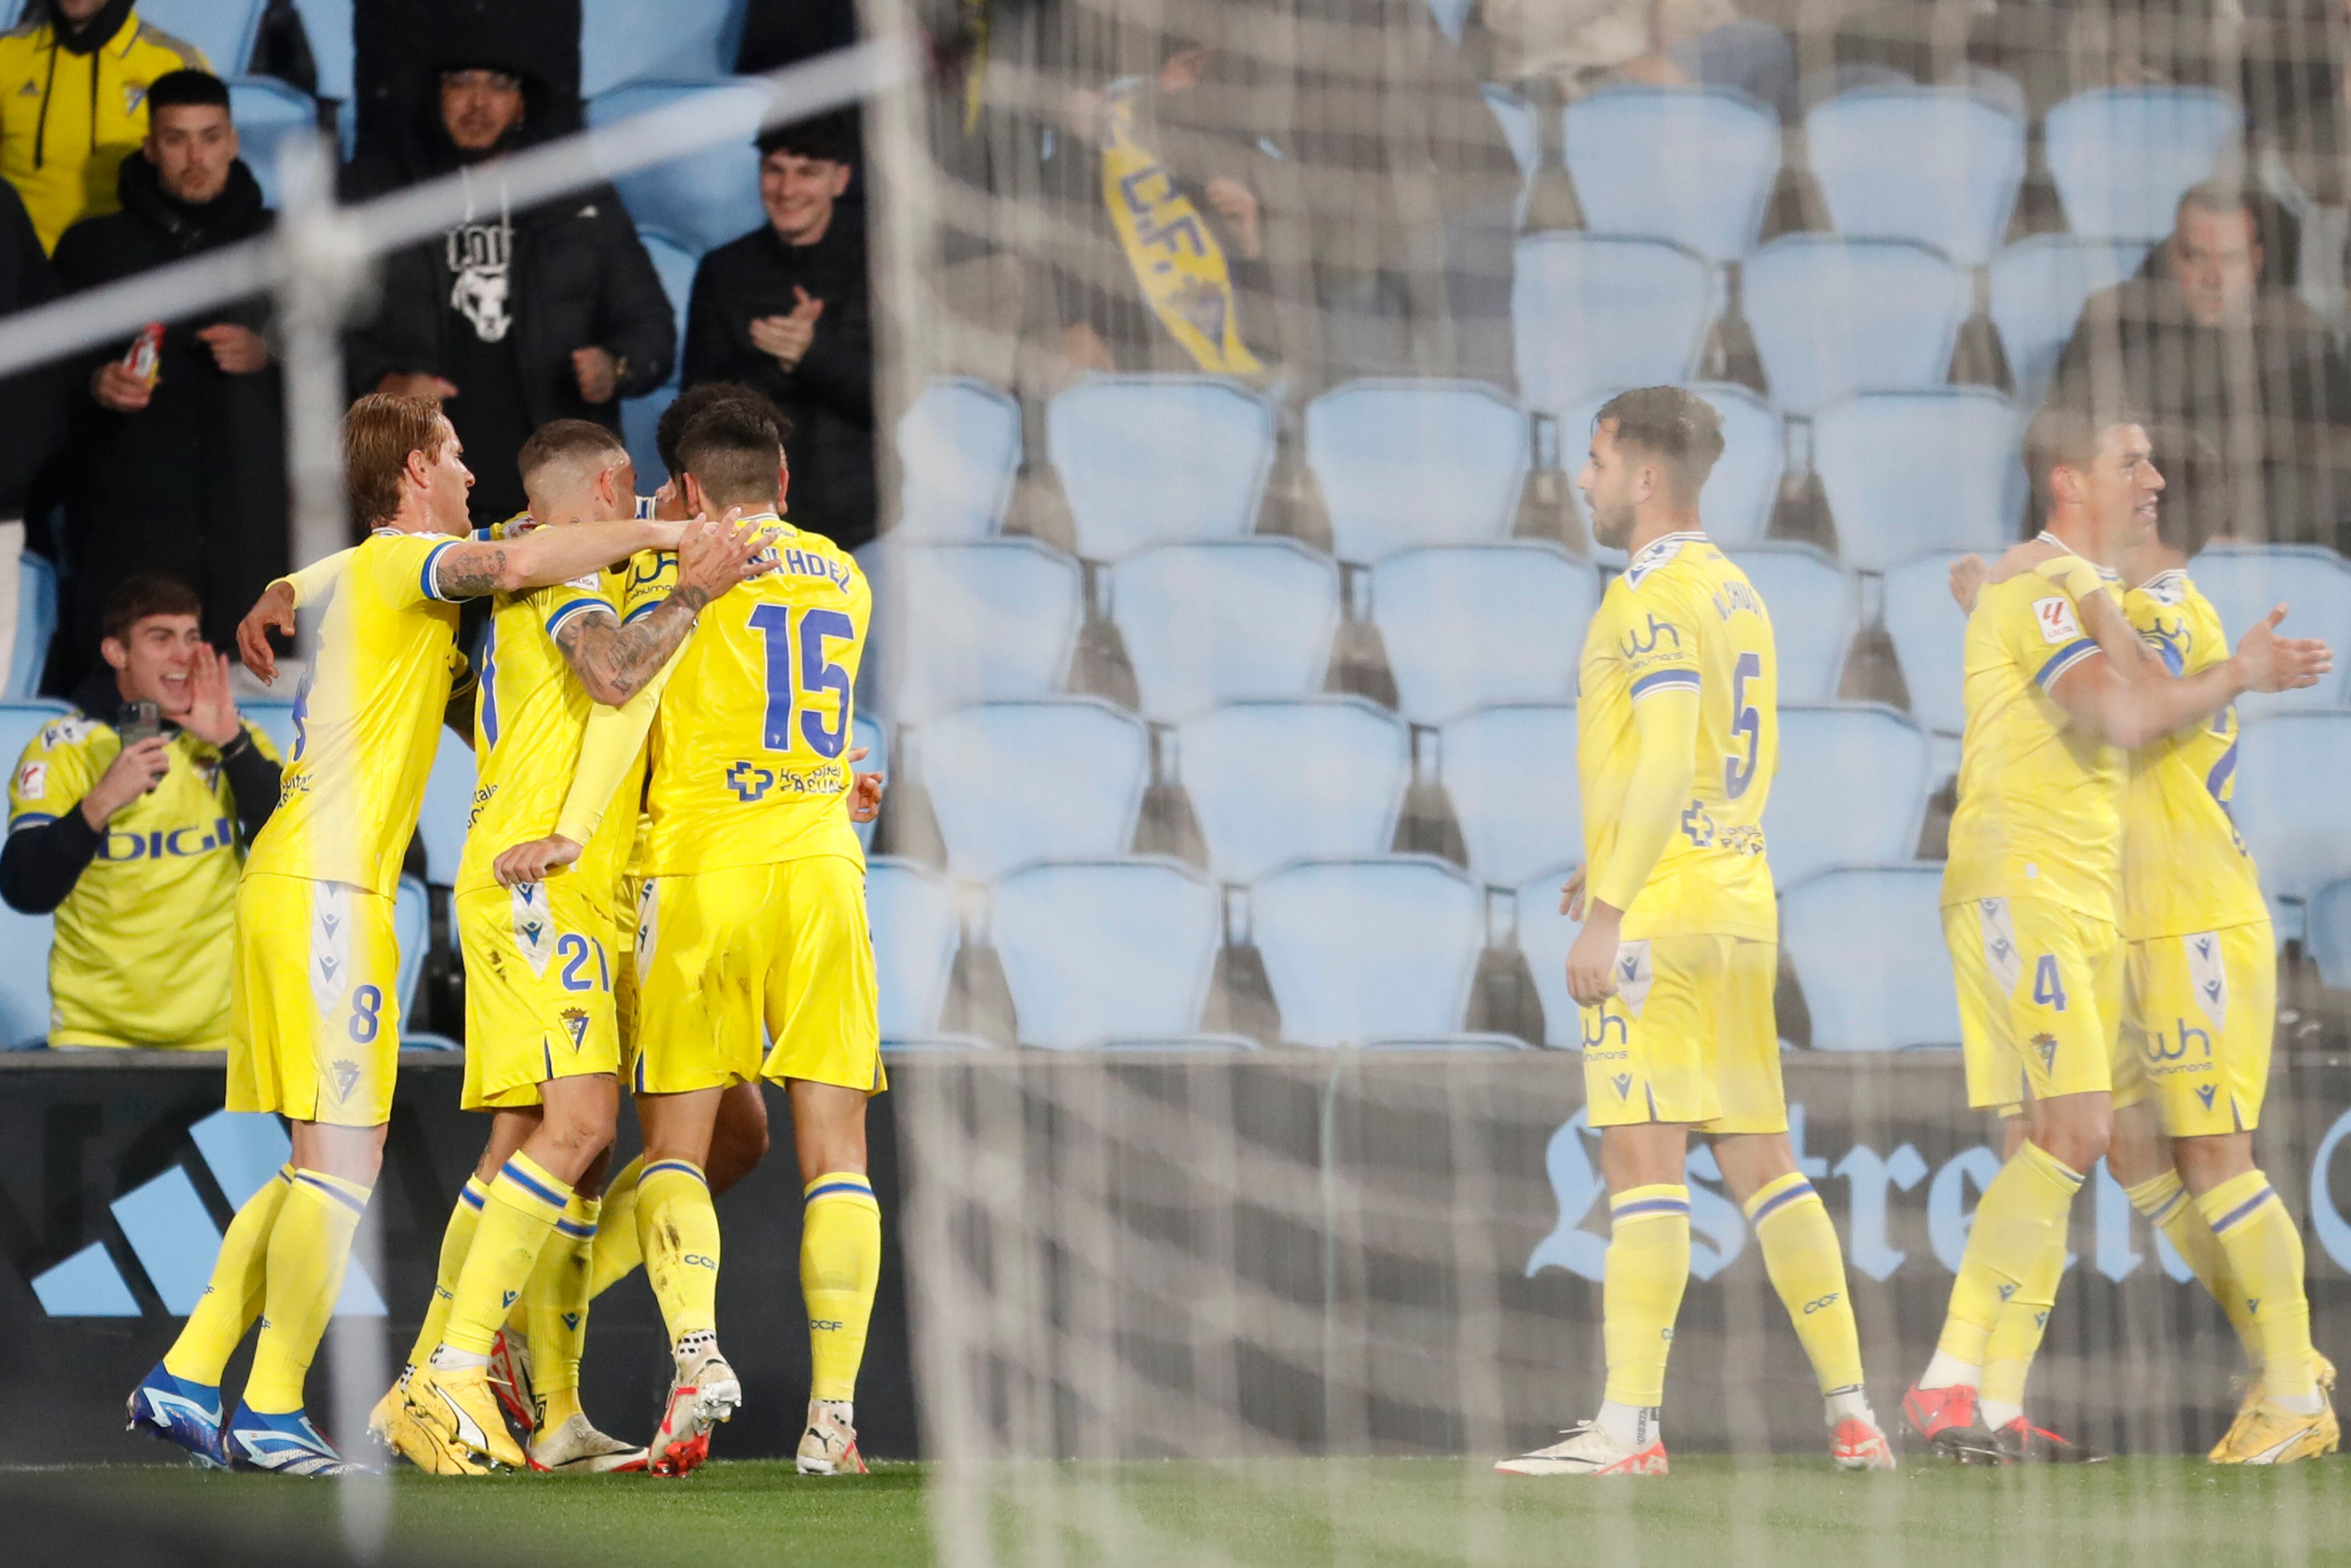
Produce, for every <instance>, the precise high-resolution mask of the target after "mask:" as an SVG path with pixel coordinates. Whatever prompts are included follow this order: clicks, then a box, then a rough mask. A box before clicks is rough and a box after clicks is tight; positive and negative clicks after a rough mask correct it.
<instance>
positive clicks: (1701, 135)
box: [1562, 87, 1780, 384]
mask: <svg viewBox="0 0 2351 1568" xmlns="http://www.w3.org/2000/svg"><path fill="white" fill-rule="evenodd" d="M1562 134H1563V141H1564V152H1565V157H1566V161H1567V172H1568V173H1569V174H1570V175H1571V176H1573V179H1574V181H1575V194H1576V199H1577V200H1578V201H1579V202H1581V203H1582V204H1583V221H1584V225H1585V226H1586V227H1587V228H1589V229H1591V230H1592V232H1593V233H1594V234H1610V235H1646V236H1648V237H1650V238H1654V239H1664V240H1671V241H1673V242H1674V243H1675V244H1676V245H1680V246H1687V247H1688V248H1689V249H1691V250H1694V251H1696V252H1697V253H1698V255H1700V256H1704V257H1706V258H1707V259H1708V261H1711V262H1714V263H1717V264H1720V263H1723V262H1727V261H1736V260H1737V259H1738V258H1739V257H1740V256H1744V255H1745V254H1746V253H1747V252H1748V251H1750V250H1751V249H1752V248H1754V245H1755V240H1756V236H1757V235H1759V234H1760V233H1761V231H1762V227H1763V209H1764V208H1765V206H1766V205H1768V204H1769V203H1770V202H1771V185H1772V182H1773V181H1774V180H1776V179H1777V178H1778V177H1779V173H1780V117H1779V116H1778V115H1777V114H1775V113H1773V112H1772V111H1771V110H1770V109H1768V108H1766V107H1765V106H1764V105H1762V104H1760V103H1757V102H1756V101H1754V100H1753V99H1750V98H1747V97H1745V96H1744V95H1742V94H1740V93H1735V92H1726V91H1722V90H1719V89H1704V88H1654V87H1612V88H1604V89H1601V90H1599V91H1598V92H1594V93H1592V94H1590V95H1589V96H1587V97H1585V98H1583V99H1580V100H1578V101H1577V102H1574V103H1572V104H1570V105H1568V106H1567V110H1566V111H1565V115H1564V118H1563V119H1562ZM1635 384H1638V383H1635Z"/></svg>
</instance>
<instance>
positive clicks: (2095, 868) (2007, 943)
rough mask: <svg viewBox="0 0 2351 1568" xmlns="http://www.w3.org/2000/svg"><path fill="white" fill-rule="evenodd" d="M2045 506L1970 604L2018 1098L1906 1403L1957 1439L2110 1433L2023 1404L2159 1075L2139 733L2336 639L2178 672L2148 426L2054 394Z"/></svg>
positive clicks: (1984, 1048)
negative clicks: (2090, 1183) (2131, 817)
mask: <svg viewBox="0 0 2351 1568" xmlns="http://www.w3.org/2000/svg"><path fill="white" fill-rule="evenodd" d="M2025 457H2026V462H2027V465H2028V467H2029V469H2030V471H2031V473H2032V484H2033V494H2034V498H2035V500H2036V502H2037V504H2038V505H2039V507H2040V509H2041V512H2042V515H2043V518H2044V521H2045V527H2044V528H2043V531H2042V533H2041V534H2040V535H2039V536H2038V537H2037V538H2033V539H2031V540H2028V541H2027V542H2025V543H2023V544H2021V545H2018V546H2016V547H2015V548H2014V549H2011V550H2010V551H2009V552H2008V553H2007V554H2006V555H2005V556H2003V557H2002V558H2001V560H2000V562H1999V564H1998V565H1996V566H1995V567H1993V568H1992V569H1991V572H1990V573H1989V575H1988V576H1987V578H1986V579H1985V580H1984V583H1983V586H1982V587H1981V589H1980V591H1979V592H1978V594H1977V595H1976V598H1975V601H1974V607H1973V609H1972V610H1971V612H1970V614H1969V618H1968V630H1967V654H1966V682H1967V685H1966V699H1967V730H1966V733H1965V735H1964V737H1962V739H1961V743H1960V758H1959V809H1958V810H1957V811H1956V812H1955V813H1954V814H1953V816H1952V819H1951V833H1950V858H1949V862H1947V864H1946V866H1945V869H1944V876H1943V905H1944V908H1943V927H1944V936H1945V938H1946V940H1947V942H1948V943H1949V947H1950V953H1951V964H1952V969H1953V974H1954V979H1955V982H1956V984H1957V988H1958V991H1959V1021H1960V1030H1961V1036H1962V1043H1963V1044H1964V1045H1965V1047H1966V1053H1967V1071H1968V1099H1969V1103H1970V1104H1972V1105H1976V1106H1979V1107H1984V1108H1997V1109H2000V1110H2001V1111H2002V1112H2003V1113H2005V1114H2008V1115H2010V1116H2011V1117H2012V1118H2015V1120H2013V1121H2012V1123H2011V1131H2010V1135H2009V1141H2010V1143H2011V1158H2010V1159H2009V1161H2008V1163H2007V1164H2006V1165H2005V1166H2002V1167H2001V1173H2000V1175H1999V1176H1997V1177H1995V1178H1994V1179H1993V1181H1992V1184H1991V1186H1989V1187H1987V1188H1986V1189H1985V1190H1984V1195H1983V1198H1982V1201H1981V1202H1980V1204H1978V1206H1977V1207H1976V1215H1975V1221H1974V1224H1973V1226H1972V1227H1971V1228H1970V1232H1969V1236H1968V1247H1967V1252H1966V1255H1965V1257H1964V1258H1963V1260H1961V1263H1960V1267H1959V1277H1958V1278H1957V1280H1955V1281H1953V1283H1952V1287H1951V1298H1950V1306H1949V1312H1948V1314H1947V1316H1946V1318H1945V1321H1944V1326H1943V1332H1942V1334H1941V1336H1940V1338H1939V1340H1938V1344H1937V1348H1936V1352H1935V1355H1934V1359H1933V1361H1932V1363H1931V1364H1929V1365H1928V1368H1927V1371H1926V1373H1925V1374H1924V1375H1922V1376H1921V1377H1920V1378H1919V1380H1918V1382H1917V1385H1914V1386H1913V1387H1912V1388H1911V1390H1910V1392H1909V1394H1908V1395H1907V1396H1905V1398H1904V1400H1903V1408H1904V1411H1905V1413H1906V1415H1907V1416H1908V1417H1909V1419H1910V1422H1911V1425H1912V1426H1913V1427H1914V1428H1915V1429H1916V1430H1917V1432H1918V1433H1919V1435H1920V1436H1922V1437H1926V1438H1928V1440H1929V1441H1930V1442H1931V1443H1932V1444H1933V1445H1934V1446H1935V1448H1937V1450H1938V1452H1941V1453H1943V1454H1945V1455H1946V1456H1948V1457H1949V1458H1957V1459H1959V1460H1961V1461H1963V1462H1972V1463H2017V1462H2036V1461H2054V1462H2069V1461H2075V1460H2080V1459H2084V1458H2095V1457H2096V1456H2095V1455H2093V1454H2092V1453H2090V1451H2089V1450H2087V1449H2085V1448H2081V1447H2080V1446H2079V1445H2075V1444H2072V1443H2069V1442H2067V1441H2065V1440H2064V1438H2061V1437H2056V1436H2055V1435H2054V1434H2052V1433H2049V1432H2046V1431H2044V1430H2043V1429H2042V1428H2040V1427H2034V1426H2033V1425H2032V1424H2031V1423H2030V1422H2028V1421H2027V1420H2025V1418H2024V1412H2023V1406H2024V1385H2025V1379H2026V1375H2027V1373H2028V1372H2029V1370H2030V1367H2031V1364H2032V1356H2033V1354H2034V1352H2035V1351H2037V1350H2038V1349H2039V1347H2040V1343H2041V1336H2042V1332H2043V1328H2044V1327H2045V1326H2046V1324H2047V1322H2048V1318H2049V1312H2050V1309H2051V1306H2052V1304H2053V1302H2054V1301H2055V1300H2056V1293H2057V1286H2058V1281H2059V1279H2060V1277H2061V1276H2062V1274H2063V1272H2064V1265H2065V1231H2066V1222H2067V1217H2068V1213H2069V1211H2070V1210H2071V1208H2072V1207H2073V1200H2074V1194H2075V1193H2076V1192H2078V1191H2079V1190H2080V1189H2081V1186H2082V1183H2083V1180H2084V1179H2085V1174H2086V1173H2087V1172H2088V1170H2089V1169H2090V1167H2091V1166H2092V1165H2093V1164H2095V1162H2096V1161H2097V1160H2098V1159H2099V1158H2100V1157H2101V1156H2102V1155H2105V1153H2106V1149H2107V1145H2108V1142H2109V1139H2110V1137H2111V1136H2112V1134H2113V1129H2114V1123H2115V1113H2116V1104H2117V1103H2120V1104H2123V1105H2129V1104H2132V1103H2136V1102H2137V1100H2138V1099H2139V1098H2140V1097H2142V1096H2143V1095H2144V1093H2145V1092H2146V1085H2145V1080H2144V1078H2143V1076H2142V1074H2141V1072H2140V1071H2139V1063H2138V1059H2137V1054H2136V1053H2135V1052H2132V1051H2128V1050H2126V1048H2125V1045H2124V1040H2123V1032H2122V1001H2123V988H2124V983H2123V974H2124V964H2123V944H2122V931H2121V919H2122V914H2123V911H2122V884H2123V865H2122V843H2123V831H2122V824H2123V795H2124V787H2125V779H2126V773H2125V768H2126V759H2125V756H2124V753H2125V752H2126V750H2127V749H2129V748H2130V747H2137V746H2142V745H2145V744H2147V743H2148V742H2150V741H2154V740H2158V739H2159V738H2160V737H2164V736H2166V735H2168V734H2170V733H2172V732H2173V731H2175V730H2178V729H2180V728H2182V727H2186V726H2189V725H2193V724H2197V723H2199V722H2201V721H2203V720H2207V719H2209V718H2210V717H2211V716H2213V715H2215V714H2217V713H2220V712H2221V711H2222V710H2224V709H2226V708H2227V706H2229V704H2230V703H2231V702H2232V701H2234V700H2235V698H2236V697H2237V695H2239V694H2240V693H2241V692H2245V691H2276V690H2283V689H2284V688H2286V687H2289V686H2297V685H2310V684H2312V683H2313V682H2314V681H2315V680H2316V679H2317V678H2318V675H2319V674H2320V673H2322V672H2323V671H2325V669H2327V668H2328V667H2330V663H2331V661H2330V657H2329V655H2328V653H2327V651H2326V648H2325V644H2323V643H2311V642H2305V641H2301V640H2294V639H2283V638H2280V637H2278V636H2277V635H2276V632H2275V628H2276V625H2277V622H2278V621H2279V620H2280V619H2281V618H2282V617H2283V608H2281V609H2280V610H2279V611H2278V612H2274V613H2273V614H2272V615H2271V616H2269V617H2268V618H2267V619H2266V620H2264V621H2263V622H2262V623H2261V624H2260V625H2258V626H2256V627H2254V628H2253V629H2252V631H2251V632H2247V633H2246V635H2245V638H2244V640H2243V641H2242V642H2241V643H2239V644H2238V650H2237V653H2236V654H2235V655H2234V656H2233V657H2230V658H2226V659H2220V660H2216V661H2215V662H2213V663H2211V664H2207V665H2206V666H2205V667H2203V668H2202V669H2199V670H2197V671H2195V672H2193V673H2191V674H2186V675H2184V676H2182V677H2179V678H2177V679H2175V678H2173V677H2172V676H2170V675H2169V674H2168V673H2167V672H2166V671H2165V669H2164V667H2163V665H2162V664H2161V663H2160V662H2159V661H2157V660H2155V659H2153V658H2151V657H2149V656H2147V654H2146V653H2145V651H2144V650H2143V649H2142V647H2141V645H2140V643H2139V641H2138V638H2137V634H2136V633H2135V632H2133V631H2132V630H2131V627H2130V623H2129V622H2128V620H2127V619H2126V617H2125V615H2124V612H2123V607H2122V603H2121V600H2120V597H2119V595H2118V593H2117V592H2116V586H2115V564H2116V560H2117V559H2118V558H2119V556H2120V554H2121V552H2122V550H2123V549H2124V548H2125V546H2126V544H2127V543H2128V542H2129V541H2130V539H2131V538H2132V537H2133V536H2134V535H2135V534H2136V533H2137V532H2139V531H2141V530H2144V529H2146V528H2151V527H2152V526H2153V525H2154V521H2155V516H2156V511H2157V505H2158V501H2157V497H2158V496H2159V495H2160V493H2161V491H2162V489H2163V476H2162V475H2161V474H2160V473H2158V471H2157V469H2156V467H2155V464H2154V462H2153V458H2152V454H2151V450H2150V447H2149V444H2148V442H2147V433H2146V432H2145V431H2144V430H2143V429H2141V428H2140V427H2139V426H2138V425H2137V424H2136V423H2116V422H2114V421H2105V422H2100V421H2097V420H2095V419H2094V418H2093V417H2091V416H2089V415H2087V414H2084V413H2080V412H2079V411H2076V410H2073V409H2068V408H2064V407H2058V406H2053V407H2051V408H2047V409H2044V410H2043V411H2042V413H2040V414H2039V415H2037V416H2036V417H2035V418H2034V420H2033V422H2032V428H2031V430H2030V431H2029V432H2028V433H2027V434H2026V439H2025Z"/></svg>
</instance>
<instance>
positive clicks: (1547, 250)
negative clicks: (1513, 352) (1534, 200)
mask: <svg viewBox="0 0 2351 1568" xmlns="http://www.w3.org/2000/svg"><path fill="white" fill-rule="evenodd" d="M1516 256H1517V271H1516V273H1515V275H1514V277H1512V279H1511V283H1510V328H1511V333H1512V337H1513V340H1514V342H1515V345H1516V349H1517V356H1518V367H1519V392H1520V396H1521V397H1522V398H1524V399H1525V401H1526V404H1527V406H1528V407H1529V408H1531V409H1534V410H1536V411H1538V412H1539V413H1547V414H1551V415H1553V416H1559V415H1562V414H1564V413H1566V412H1567V411H1568V410H1570V409H1572V408H1573V407H1575V406H1577V405H1578V404H1579V403H1581V402H1583V401H1584V400H1586V399H1588V398H1590V397H1591V396H1593V394H1594V393H1596V392H1602V391H1604V390H1607V389H1610V388H1616V387H1637V386H1654V385H1656V384H1657V383H1659V382H1687V381H1688V380H1689V379H1690V378H1691V377H1693V376H1695V375H1696V374H1697V373H1698V355H1699V352H1700V351H1701V350H1703V349H1704V348H1705V346H1706V329H1707V326H1708V323H1709V322H1710V321H1712V320H1713V319H1714V308H1715V303H1716V278H1715V275H1714V272H1713V269H1712V268H1710V267H1708V266H1707V264H1706V262H1705V260H1704V259H1703V258H1701V257H1700V256H1698V254H1697V253H1696V252H1694V251H1689V250H1684V249H1681V248H1679V247H1677V246H1671V245H1667V244H1666V243H1665V242H1663V241H1662V240H1646V239H1618V238H1614V237H1610V236H1607V235H1588V234H1578V233H1573V232H1570V233H1556V234H1538V235H1527V236H1526V237H1525V238H1524V239H1521V240H1520V241H1519V242H1518V247H1517V251H1516ZM1583 438H1584V432H1583V430H1582V429H1575V430H1566V429H1562V432H1561V440H1562V445H1563V446H1564V447H1565V448H1566V449H1567V450H1568V451H1572V452H1581V451H1582V450H1583V447H1582V443H1583ZM1562 462H1563V466H1565V467H1566V468H1567V470H1568V472H1569V473H1571V474H1572V473H1573V472H1574V471H1575V470H1576V468H1577V467H1579V466H1581V463H1580V461H1577V462H1568V461H1564V460H1562Z"/></svg>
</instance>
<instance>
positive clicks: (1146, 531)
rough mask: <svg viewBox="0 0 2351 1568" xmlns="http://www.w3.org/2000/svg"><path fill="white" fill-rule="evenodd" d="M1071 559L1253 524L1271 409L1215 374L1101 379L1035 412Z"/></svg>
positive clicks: (1234, 531)
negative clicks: (1070, 536)
mask: <svg viewBox="0 0 2351 1568" xmlns="http://www.w3.org/2000/svg"><path fill="white" fill-rule="evenodd" d="M1045 447H1046V452H1047V455H1050V457H1051V458H1052V461H1053V466H1054V468H1055V469H1056V470H1057V471H1059V473H1060V474H1061V490H1062V493H1063V494H1064V495H1065V496H1067V497H1069V503H1070V517H1071V523H1072V525H1073V526H1074V528H1075V529H1076V533H1077V546H1078V553H1079V554H1080V555H1081V556H1084V557H1085V558H1086V559H1089V560H1116V559H1118V558H1119V557H1121V556H1123V555H1129V554H1132V553H1133V552H1134V551H1135V550H1139V549H1145V548H1147V547H1149V546H1151V545H1158V544H1184V543H1189V542H1192V541H1195V540H1200V539H1217V538H1238V536H1240V535H1242V534H1246V533H1248V532H1249V530H1250V529H1251V528H1255V527H1256V526H1257V511H1258V504H1259V502H1260V501H1261V500H1263V499H1264V497H1265V481H1266V476H1267V475H1268V474H1269V473H1270V472H1271V471H1272V467H1273V405H1272V404H1271V403H1270V402H1267V401H1266V400H1265V399H1264V398H1262V397H1260V396H1259V395H1258V394H1257V393H1256V392H1252V391H1250V390H1249V388H1247V387H1245V386H1241V385H1239V384H1238V383H1237V382H1228V381H1225V380H1222V379H1220V378H1217V377H1215V376H1099V377H1093V378H1090V379H1088V380H1086V381H1082V382H1079V383H1078V384H1077V385H1075V386H1073V387H1071V388H1070V389H1069V390H1068V391H1067V392H1062V393H1061V394H1060V395H1059V396H1057V397H1056V398H1054V399H1053V401H1052V402H1050V403H1048V404H1047V405H1046V408H1045Z"/></svg>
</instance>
